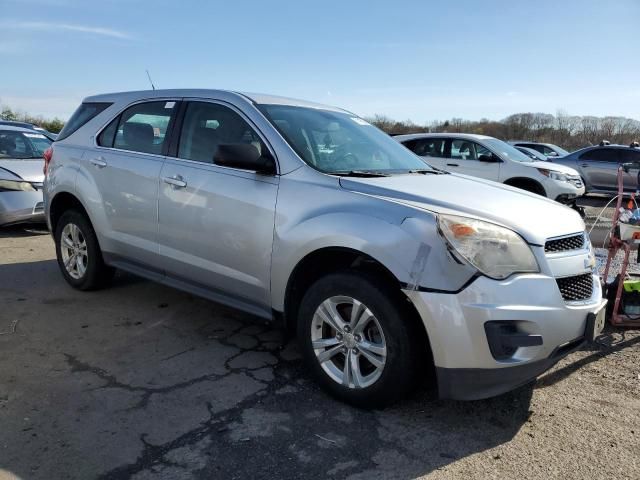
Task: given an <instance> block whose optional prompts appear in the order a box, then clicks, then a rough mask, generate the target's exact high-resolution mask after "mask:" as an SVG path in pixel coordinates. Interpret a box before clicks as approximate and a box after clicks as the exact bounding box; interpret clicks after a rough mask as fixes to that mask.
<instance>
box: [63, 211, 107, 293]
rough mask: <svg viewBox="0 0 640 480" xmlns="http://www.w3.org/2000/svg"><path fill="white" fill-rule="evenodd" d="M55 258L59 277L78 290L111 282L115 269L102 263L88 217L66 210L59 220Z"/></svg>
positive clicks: (96, 240) (89, 288)
mask: <svg viewBox="0 0 640 480" xmlns="http://www.w3.org/2000/svg"><path fill="white" fill-rule="evenodd" d="M55 243H56V257H57V260H58V266H59V267H60V271H61V272H62V276H63V277H64V278H65V280H66V281H67V283H69V284H70V285H71V286H72V287H74V288H77V289H79V290H93V289H96V288H99V287H101V286H103V285H105V284H106V283H108V282H109V280H111V278H112V277H113V273H114V269H113V268H111V267H108V266H106V265H105V264H104V261H103V259H102V252H101V251H100V246H99V245H98V239H97V237H96V234H95V232H94V230H93V227H92V226H91V223H90V222H89V220H88V219H87V217H86V216H85V215H84V214H83V213H81V212H79V211H77V210H68V211H66V212H65V213H63V214H62V216H61V217H60V220H58V222H57V225H56V232H55Z"/></svg>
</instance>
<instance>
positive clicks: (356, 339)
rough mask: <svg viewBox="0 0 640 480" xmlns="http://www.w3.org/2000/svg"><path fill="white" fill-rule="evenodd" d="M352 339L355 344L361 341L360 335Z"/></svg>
mask: <svg viewBox="0 0 640 480" xmlns="http://www.w3.org/2000/svg"><path fill="white" fill-rule="evenodd" d="M353 338H354V340H355V341H356V342H359V341H360V340H362V338H360V335H354V337H353Z"/></svg>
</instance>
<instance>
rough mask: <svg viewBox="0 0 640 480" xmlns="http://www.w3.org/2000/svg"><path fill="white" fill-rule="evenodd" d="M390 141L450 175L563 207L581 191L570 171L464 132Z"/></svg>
mask: <svg viewBox="0 0 640 480" xmlns="http://www.w3.org/2000/svg"><path fill="white" fill-rule="evenodd" d="M394 138H395V140H397V141H398V142H400V143H401V144H403V145H404V146H405V147H407V148H408V149H409V150H411V151H412V152H413V153H415V154H416V155H419V156H421V157H423V158H424V159H425V161H426V162H427V163H428V164H430V165H432V166H434V167H436V168H439V169H442V170H446V171H449V172H452V173H461V174H463V175H469V176H472V177H479V178H484V179H487V180H492V181H494V182H500V183H504V184H506V185H510V186H513V187H517V188H521V189H523V190H527V191H528V192H532V193H537V194H538V195H542V196H543V197H547V198H550V199H552V200H556V201H558V202H561V203H567V204H569V203H573V202H574V201H575V199H576V198H578V197H580V196H582V195H584V192H585V189H584V184H583V183H582V179H581V178H580V175H579V174H578V172H577V171H576V170H574V169H573V168H570V167H566V166H564V165H557V164H553V163H549V162H536V161H534V160H533V159H531V158H530V157H528V156H526V155H525V154H524V153H522V152H520V151H518V150H517V149H516V148H515V147H513V146H512V145H509V144H508V143H506V142H503V141H502V140H498V139H497V138H493V137H487V136H485V135H474V134H468V133H416V134H412V135H397V136H395V137H394Z"/></svg>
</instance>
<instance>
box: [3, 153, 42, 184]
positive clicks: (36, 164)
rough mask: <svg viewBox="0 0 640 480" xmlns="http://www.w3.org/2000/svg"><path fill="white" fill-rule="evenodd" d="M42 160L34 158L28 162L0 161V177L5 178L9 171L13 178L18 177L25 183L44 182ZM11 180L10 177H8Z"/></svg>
mask: <svg viewBox="0 0 640 480" xmlns="http://www.w3.org/2000/svg"><path fill="white" fill-rule="evenodd" d="M43 166H44V160H42V159H41V158H34V159H28V160H0V169H2V170H0V176H6V175H7V173H6V171H9V172H10V173H12V174H13V175H14V176H17V177H20V178H21V179H22V180H26V181H27V182H38V183H42V182H44V173H43V172H42V167H43ZM10 178H11V177H10Z"/></svg>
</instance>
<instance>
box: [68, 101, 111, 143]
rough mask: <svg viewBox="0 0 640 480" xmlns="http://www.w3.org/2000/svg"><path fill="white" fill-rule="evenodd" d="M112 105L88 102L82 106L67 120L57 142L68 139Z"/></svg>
mask: <svg viewBox="0 0 640 480" xmlns="http://www.w3.org/2000/svg"><path fill="white" fill-rule="evenodd" d="M111 105H112V104H111V103H106V102H88V103H83V104H81V105H80V106H79V107H78V109H77V110H76V111H75V112H73V115H71V117H70V118H69V120H67V123H65V124H64V127H63V128H62V130H61V131H60V133H59V134H58V138H57V139H56V140H57V141H59V140H63V139H65V138H67V137H68V136H69V135H71V134H72V133H73V132H75V131H76V130H78V129H79V128H80V127H82V126H83V125H85V124H86V123H87V122H88V121H89V120H91V119H93V118H95V117H96V115H98V114H99V113H101V112H103V111H104V110H105V109H106V108H107V107H109V106H111Z"/></svg>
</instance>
